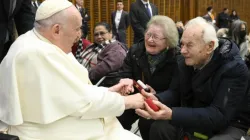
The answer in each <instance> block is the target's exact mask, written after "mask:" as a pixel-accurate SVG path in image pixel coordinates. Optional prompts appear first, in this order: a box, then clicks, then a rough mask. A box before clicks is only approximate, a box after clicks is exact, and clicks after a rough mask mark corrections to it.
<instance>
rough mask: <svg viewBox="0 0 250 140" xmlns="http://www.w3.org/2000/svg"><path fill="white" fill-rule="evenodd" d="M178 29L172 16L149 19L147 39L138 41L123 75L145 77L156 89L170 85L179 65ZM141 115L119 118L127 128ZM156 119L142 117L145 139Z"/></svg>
mask: <svg viewBox="0 0 250 140" xmlns="http://www.w3.org/2000/svg"><path fill="white" fill-rule="evenodd" d="M177 44H178V31H177V28H176V25H175V23H174V22H173V20H172V19H170V18H169V17H166V16H154V17H152V18H151V20H150V21H149V22H148V25H147V30H146V31H145V37H144V40H141V41H140V42H138V43H137V44H134V45H133V46H132V47H131V48H130V50H129V52H128V54H127V56H126V58H125V60H124V63H123V67H122V68H121V71H120V73H121V76H122V77H124V78H125V77H126V78H131V79H134V80H141V81H143V82H144V83H145V84H147V85H150V86H152V87H153V88H154V89H155V90H156V92H160V91H164V90H167V89H168V88H170V83H171V81H172V80H173V79H172V77H173V75H174V74H175V69H176V67H177V61H176V55H177V51H176V50H177ZM138 118H139V116H138V115H136V114H135V110H128V111H125V112H124V114H123V115H122V116H120V117H119V118H118V119H119V121H120V122H121V124H122V125H123V127H124V128H125V129H127V130H130V129H131V125H132V124H133V123H134V122H135V121H136V120H137V119H138ZM152 122H153V120H146V119H143V118H140V120H139V129H140V133H141V135H142V138H143V139H144V140H147V139H149V138H148V137H149V129H150V125H151V123H152Z"/></svg>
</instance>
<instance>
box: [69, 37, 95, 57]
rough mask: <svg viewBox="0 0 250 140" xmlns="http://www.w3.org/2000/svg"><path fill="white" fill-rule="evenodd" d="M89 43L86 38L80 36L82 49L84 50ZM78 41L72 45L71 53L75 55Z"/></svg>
mask: <svg viewBox="0 0 250 140" xmlns="http://www.w3.org/2000/svg"><path fill="white" fill-rule="evenodd" d="M90 44H91V42H90V41H88V40H87V39H84V38H82V49H83V50H85V49H86V48H87V47H88V46H89V45H90ZM78 45H79V44H78V43H75V44H74V45H73V47H72V53H73V54H74V55H76V50H77V47H78Z"/></svg>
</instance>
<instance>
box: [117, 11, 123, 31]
mask: <svg viewBox="0 0 250 140" xmlns="http://www.w3.org/2000/svg"><path fill="white" fill-rule="evenodd" d="M123 20H124V11H123V10H122V14H121V19H120V23H119V27H118V29H119V28H120V27H121V24H123V23H124V22H123Z"/></svg>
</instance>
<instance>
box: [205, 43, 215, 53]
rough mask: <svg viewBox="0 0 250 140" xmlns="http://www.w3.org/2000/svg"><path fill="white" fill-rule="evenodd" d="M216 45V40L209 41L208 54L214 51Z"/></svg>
mask: <svg viewBox="0 0 250 140" xmlns="http://www.w3.org/2000/svg"><path fill="white" fill-rule="evenodd" d="M214 45H215V43H214V41H211V42H209V43H208V45H207V47H208V49H207V54H211V53H212V52H213V51H214V47H215V46H214Z"/></svg>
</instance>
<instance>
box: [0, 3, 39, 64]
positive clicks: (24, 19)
mask: <svg viewBox="0 0 250 140" xmlns="http://www.w3.org/2000/svg"><path fill="white" fill-rule="evenodd" d="M13 2H14V0H0V62H1V61H2V59H3V57H4V56H5V55H6V54H7V52H8V50H9V47H10V45H11V43H12V42H13V41H14V26H13V25H14V24H15V25H16V29H17V32H18V35H21V34H23V33H25V32H26V31H28V30H30V29H32V28H33V24H34V19H35V15H34V13H33V12H32V9H31V1H30V0H16V6H15V7H13ZM12 11H13V12H12ZM8 34H9V36H10V37H9V41H8V42H7V43H5V42H6V37H7V35H8ZM6 44H8V45H6Z"/></svg>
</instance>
